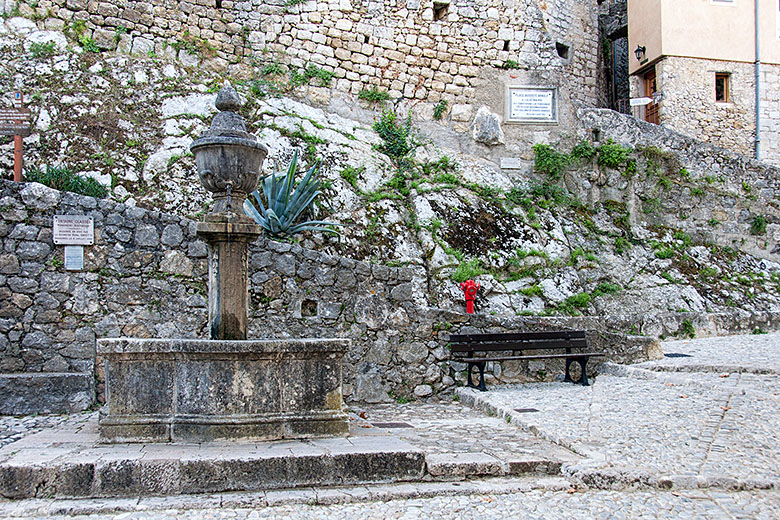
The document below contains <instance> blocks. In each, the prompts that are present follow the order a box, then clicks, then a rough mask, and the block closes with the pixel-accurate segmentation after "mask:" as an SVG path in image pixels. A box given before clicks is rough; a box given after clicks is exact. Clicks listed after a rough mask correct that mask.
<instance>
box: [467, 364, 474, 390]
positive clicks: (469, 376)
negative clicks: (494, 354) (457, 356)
mask: <svg viewBox="0 0 780 520" xmlns="http://www.w3.org/2000/svg"><path fill="white" fill-rule="evenodd" d="M475 366H476V363H474V362H472V361H469V370H468V373H467V374H466V386H467V387H469V388H476V386H475V385H474V383H473V382H472V381H471V369H472V368H474V367H475Z"/></svg>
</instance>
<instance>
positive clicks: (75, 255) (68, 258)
mask: <svg viewBox="0 0 780 520" xmlns="http://www.w3.org/2000/svg"><path fill="white" fill-rule="evenodd" d="M65 269H67V270H68V271H82V270H83V269H84V246H65Z"/></svg>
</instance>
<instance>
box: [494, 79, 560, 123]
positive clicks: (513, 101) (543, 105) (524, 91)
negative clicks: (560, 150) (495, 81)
mask: <svg viewBox="0 0 780 520" xmlns="http://www.w3.org/2000/svg"><path fill="white" fill-rule="evenodd" d="M507 107H508V113H507V118H506V119H507V121H508V122H514V123H556V122H558V95H557V89H556V88H555V87H517V86H511V87H509V92H508V94H507Z"/></svg>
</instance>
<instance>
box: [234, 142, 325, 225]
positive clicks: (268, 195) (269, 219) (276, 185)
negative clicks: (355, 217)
mask: <svg viewBox="0 0 780 520" xmlns="http://www.w3.org/2000/svg"><path fill="white" fill-rule="evenodd" d="M319 165H320V164H319V161H317V162H316V163H315V164H314V166H312V167H311V168H309V171H308V172H306V176H305V177H304V178H303V180H302V181H301V182H299V183H298V185H297V186H296V185H295V173H296V170H297V166H298V151H297V150H296V151H295V153H294V154H293V158H292V161H290V166H289V167H288V168H287V175H279V174H278V167H279V165H278V163H277V165H276V166H275V167H274V171H273V173H272V174H271V175H267V176H266V177H265V178H263V179H262V180H261V181H260V182H261V184H262V188H263V194H262V196H261V194H260V190H255V191H253V192H252V196H253V197H254V199H255V204H252V203H251V202H250V201H249V199H247V200H245V201H244V212H245V213H246V214H247V215H249V216H250V217H252V218H253V219H255V222H257V223H258V224H260V225H261V226H262V227H263V229H264V230H265V234H266V235H267V236H270V237H273V238H284V237H288V236H290V235H294V234H296V233H300V232H302V231H328V232H331V233H338V231H335V230H333V229H330V228H328V227H325V226H336V225H338V224H336V223H334V222H326V221H324V220H307V221H305V222H301V223H298V224H296V223H295V221H296V220H297V219H298V217H300V215H301V213H303V212H304V211H305V210H306V208H308V207H309V205H310V204H311V203H312V202H314V199H315V198H316V197H317V195H319V194H320V193H321V192H320V191H319V187H320V180H319V178H318V177H317V169H318V168H319ZM264 198H265V200H263V199H264Z"/></svg>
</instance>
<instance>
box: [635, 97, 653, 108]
mask: <svg viewBox="0 0 780 520" xmlns="http://www.w3.org/2000/svg"><path fill="white" fill-rule="evenodd" d="M652 102H653V98H649V97H639V98H631V101H630V104H631V106H632V107H641V106H645V105H649V104H650V103H652Z"/></svg>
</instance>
